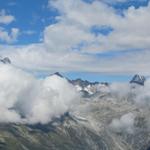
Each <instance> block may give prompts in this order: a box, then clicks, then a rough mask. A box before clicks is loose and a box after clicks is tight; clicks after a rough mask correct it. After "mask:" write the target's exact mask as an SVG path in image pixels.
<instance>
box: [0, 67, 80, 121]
mask: <svg viewBox="0 0 150 150" xmlns="http://www.w3.org/2000/svg"><path fill="white" fill-rule="evenodd" d="M77 96H78V95H77V93H76V90H75V89H74V87H73V86H72V85H70V84H69V83H68V81H67V80H66V79H63V78H60V77H58V76H56V75H53V76H49V77H47V78H45V79H36V78H35V77H33V76H32V75H30V74H28V73H26V72H24V71H22V70H20V69H17V68H15V67H13V66H9V65H3V64H0V114H1V115H0V122H17V123H29V124H34V123H43V124H44V123H48V122H50V121H51V119H52V118H54V117H60V116H61V115H63V114H64V113H65V112H66V111H69V109H71V107H72V106H73V105H74V104H75V103H76V102H77V99H76V98H77Z"/></svg>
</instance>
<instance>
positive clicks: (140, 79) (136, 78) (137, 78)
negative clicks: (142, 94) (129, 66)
mask: <svg viewBox="0 0 150 150" xmlns="http://www.w3.org/2000/svg"><path fill="white" fill-rule="evenodd" d="M145 80H146V78H145V77H144V76H141V75H138V74H136V75H134V77H133V78H132V80H131V81H130V83H136V84H139V85H144V82H145Z"/></svg>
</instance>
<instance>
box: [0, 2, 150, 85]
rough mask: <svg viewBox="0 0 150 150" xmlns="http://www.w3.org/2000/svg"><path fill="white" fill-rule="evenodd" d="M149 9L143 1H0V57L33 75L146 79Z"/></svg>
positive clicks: (117, 79)
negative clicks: (141, 77)
mask: <svg viewBox="0 0 150 150" xmlns="http://www.w3.org/2000/svg"><path fill="white" fill-rule="evenodd" d="M79 7H81V8H79ZM78 8H79V9H78ZM148 10H149V1H148V0H77V1H76V2H74V1H73V0H66V1H65V0H62V1H61V0H30V1H29V0H14V1H13V2H12V1H11V0H5V1H2V0H1V1H0V19H1V18H2V19H4V20H2V21H1V20H0V34H1V35H0V54H1V55H8V56H9V57H10V58H11V59H12V62H13V65H15V66H17V67H20V68H22V69H25V70H30V72H37V74H38V75H41V74H44V75H45V74H46V75H47V74H50V73H52V72H55V71H60V72H62V73H63V74H64V75H66V76H67V77H70V78H78V77H81V78H84V79H87V80H92V81H95V80H98V81H110V82H111V81H128V80H130V78H131V77H132V75H133V74H135V73H141V74H144V75H149V71H148V66H149V64H148V61H147V60H149V57H148V54H149V46H150V45H149V44H147V43H149V41H144V39H147V40H148V39H149V36H150V35H149V33H148V32H147V30H146V28H147V26H148V24H149V22H148V23H147V26H146V24H145V21H147V20H148V19H149V16H148V13H147V12H148ZM6 19H8V20H6ZM130 23H131V24H130ZM137 24H138V25H137ZM134 26H135V28H134ZM142 29H143V30H144V31H143V33H141V32H139V30H142ZM122 38H123V39H122ZM133 39H134V40H133ZM136 39H137V40H136ZM143 41H144V42H145V43H146V44H144V42H143ZM134 56H136V57H134ZM145 56H146V57H145ZM132 58H133V59H132ZM143 58H145V59H144V60H142V59H143ZM42 60H43V61H42ZM61 61H62V62H61ZM140 62H141V63H140ZM139 66H140V67H139ZM49 68H50V69H49Z"/></svg>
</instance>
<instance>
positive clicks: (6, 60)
mask: <svg viewBox="0 0 150 150" xmlns="http://www.w3.org/2000/svg"><path fill="white" fill-rule="evenodd" d="M0 61H1V62H2V63H4V64H11V60H10V59H9V58H8V57H5V58H3V59H0Z"/></svg>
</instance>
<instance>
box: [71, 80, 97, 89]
mask: <svg viewBox="0 0 150 150" xmlns="http://www.w3.org/2000/svg"><path fill="white" fill-rule="evenodd" d="M70 82H71V83H72V84H73V85H80V86H81V87H86V86H88V85H96V84H98V83H99V82H89V81H87V80H82V79H76V80H71V81H70Z"/></svg>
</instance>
